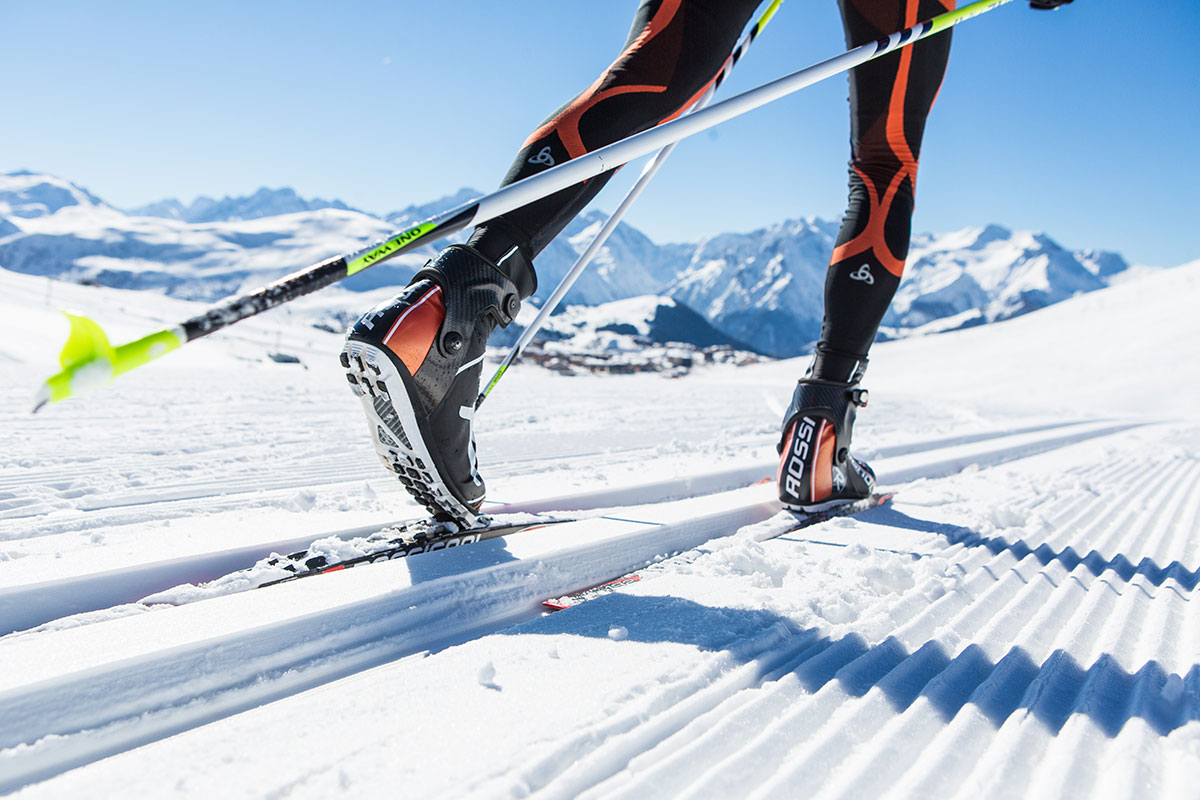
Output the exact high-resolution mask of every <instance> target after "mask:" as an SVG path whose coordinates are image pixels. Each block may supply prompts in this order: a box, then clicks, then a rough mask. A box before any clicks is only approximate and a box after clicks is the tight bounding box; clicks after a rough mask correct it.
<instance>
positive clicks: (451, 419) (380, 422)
mask: <svg viewBox="0 0 1200 800" xmlns="http://www.w3.org/2000/svg"><path fill="white" fill-rule="evenodd" d="M500 264H502V265H503V266H501V265H498V264H496V263H493V262H492V261H491V260H489V259H488V258H486V257H485V256H484V255H483V254H482V253H480V252H479V251H477V250H475V249H474V248H472V247H467V246H464V245H453V246H451V247H448V248H447V249H446V250H444V251H442V253H441V254H440V255H439V256H438V257H437V258H436V259H434V260H432V261H430V262H429V263H428V264H426V265H425V268H424V269H422V270H421V271H420V272H418V273H417V274H416V275H415V276H414V277H413V279H412V282H411V283H410V284H409V285H408V287H407V288H406V289H405V290H404V292H402V293H401V294H400V295H399V296H398V297H395V298H393V299H392V300H390V301H388V302H386V303H384V304H382V305H380V306H378V307H376V308H374V309H372V310H371V311H369V312H367V314H366V315H364V316H363V317H362V318H361V319H359V321H358V322H357V323H355V325H354V327H353V328H351V329H350V332H349V334H347V337H346V345H345V347H343V348H342V354H341V361H342V366H343V367H345V368H346V370H347V373H346V375H347V377H348V378H349V380H350V385H351V387H352V388H353V389H354V391H355V393H356V394H358V395H359V397H360V398H361V399H362V403H363V409H364V410H365V411H366V414H367V423H368V425H369V426H370V428H371V436H372V438H373V440H374V442H375V449H376V451H377V452H378V453H379V456H380V458H381V459H383V463H384V464H385V465H386V466H387V468H388V469H390V470H391V471H392V472H395V473H396V475H398V476H399V478H400V482H401V483H403V484H404V487H405V488H406V489H407V490H408V492H409V494H411V495H412V496H413V497H414V498H416V500H417V501H418V502H419V503H421V505H423V506H425V507H426V508H427V509H429V511H430V513H432V514H433V515H434V517H435V518H437V519H439V520H443V521H450V522H454V523H455V524H457V525H458V526H459V527H463V528H467V527H472V526H474V525H475V524H476V523H477V521H478V518H479V507H480V504H482V503H483V498H484V493H485V489H484V483H483V479H482V478H481V477H480V476H479V472H478V470H477V469H476V459H475V437H474V432H473V431H472V428H471V425H472V419H473V417H474V416H475V401H476V398H477V397H478V396H479V380H480V376H481V373H482V371H483V356H484V349H485V345H486V344H487V340H488V336H490V335H491V333H492V331H493V330H494V329H495V327H496V326H497V325H501V326H505V325H508V323H510V322H512V320H513V318H514V317H516V315H517V311H518V310H519V309H520V307H521V298H522V297H528V296H529V295H530V294H532V293H533V290H534V287H535V286H536V283H535V279H534V274H533V267H532V265H531V264H530V263H529V261H528V260H527V259H526V258H525V257H524V256H523V255H522V254H521V252H520V250H518V249H517V248H515V247H514V248H513V249H512V250H511V251H510V252H509V253H508V254H507V256H506V257H505V258H502V259H500ZM514 279H515V281H516V282H514ZM518 284H520V285H518Z"/></svg>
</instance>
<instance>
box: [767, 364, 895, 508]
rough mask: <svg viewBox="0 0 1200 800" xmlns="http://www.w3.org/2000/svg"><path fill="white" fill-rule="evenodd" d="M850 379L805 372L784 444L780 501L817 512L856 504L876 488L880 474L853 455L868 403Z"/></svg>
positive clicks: (778, 477)
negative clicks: (857, 425) (860, 415)
mask: <svg viewBox="0 0 1200 800" xmlns="http://www.w3.org/2000/svg"><path fill="white" fill-rule="evenodd" d="M860 377H861V373H859V374H856V375H855V376H854V378H853V379H852V380H851V381H850V382H849V383H842V382H839V381H827V380H819V379H816V378H811V377H805V378H802V379H801V380H800V382H799V383H797V384H796V391H795V393H794V394H793V395H792V404H791V406H789V407H788V410H787V414H785V415H784V418H783V439H782V440H781V441H780V443H779V453H780V461H779V472H778V474H777V475H776V478H775V479H776V482H777V483H778V484H779V500H780V502H781V503H783V507H784V508H787V509H790V510H792V511H802V512H806V513H813V512H816V511H823V510H825V509H828V508H832V507H833V506H837V505H841V504H843V503H851V502H854V501H855V500H859V499H861V498H864V497H866V496H868V495H870V494H871V492H873V491H874V490H875V473H874V472H873V471H872V470H871V468H870V467H868V466H867V465H866V464H864V463H863V462H861V461H859V460H858V459H856V458H854V456H852V455H850V434H851V430H852V429H853V427H854V415H855V412H856V411H857V410H858V408H859V407H860V406H866V404H867V392H866V390H865V389H859V388H858V380H859V378H860Z"/></svg>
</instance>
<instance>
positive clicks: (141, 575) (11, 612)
mask: <svg viewBox="0 0 1200 800" xmlns="http://www.w3.org/2000/svg"><path fill="white" fill-rule="evenodd" d="M1063 430H1067V431H1071V433H1068V434H1066V435H1065V436H1064V434H1063V433H1062V431H1063ZM1051 432H1053V433H1054V434H1055V435H1054V436H1048V434H1049V433H1051ZM1094 435H1096V431H1095V425H1094V424H1092V423H1081V422H1074V423H1062V424H1058V425H1052V426H1051V425H1045V426H1037V427H1035V428H1032V429H1019V430H1014V431H1008V432H997V433H990V434H979V435H975V436H970V437H960V438H955V439H952V440H944V439H942V440H935V441H931V442H927V443H924V444H922V443H910V444H909V445H906V446H904V447H902V448H899V447H898V448H894V452H897V453H898V455H897V456H896V458H899V457H900V456H905V457H909V458H908V459H907V460H906V461H905V462H904V463H905V464H908V463H911V461H912V457H914V456H915V457H918V458H919V457H920V456H921V455H922V454H923V453H928V452H929V451H936V452H937V453H938V454H939V456H940V458H939V459H938V460H936V461H930V460H929V459H928V458H927V457H926V459H925V462H924V463H923V464H919V465H918V466H916V467H911V466H900V467H899V468H897V469H890V470H889V472H888V475H889V477H890V475H891V474H892V473H895V474H897V475H898V477H897V479H896V480H906V479H911V473H912V472H913V470H914V469H915V470H916V471H917V472H918V473H923V476H928V477H936V475H937V474H939V473H940V472H944V471H945V470H946V469H947V468H958V467H959V466H960V465H961V464H962V463H978V462H979V461H980V460H981V459H983V460H985V461H987V462H989V463H992V462H999V461H1003V460H1004V459H1005V458H1010V457H1018V456H1021V455H1027V454H1029V453H1030V452H1033V450H1034V449H1038V448H1045V447H1054V446H1059V444H1060V443H1061V442H1062V441H1064V440H1070V441H1075V440H1076V439H1077V438H1078V437H1085V438H1086V437H1090V436H1094ZM1030 437H1036V438H1030ZM996 441H998V442H1000V446H999V447H998V448H997V447H995V446H993V444H992V443H993V442H996ZM952 448H957V455H956V454H955V450H953V449H952ZM876 463H877V465H878V468H879V469H887V468H888V467H889V465H890V464H892V460H891V459H887V458H885V459H882V460H879V461H877V462H876ZM773 469H774V464H773V463H770V464H763V465H762V466H761V467H751V468H747V469H735V470H721V471H718V472H716V473H709V474H707V475H699V476H689V477H686V478H681V479H668V480H665V481H659V482H652V483H649V484H644V485H642V486H639V487H628V488H617V489H615V490H599V491H593V492H585V493H580V494H576V495H572V496H568V497H561V498H546V499H544V500H540V501H527V502H523V503H515V504H508V505H500V506H496V505H492V506H489V508H488V513H493V514H496V513H521V512H534V513H536V512H552V511H569V510H590V509H602V508H605V507H618V506H628V505H637V504H641V503H647V502H655V501H658V500H662V499H677V498H680V497H686V496H689V495H694V494H703V493H711V492H715V491H719V490H725V489H731V488H735V487H736V486H739V485H744V484H747V483H751V482H753V481H755V480H758V479H761V478H763V477H766V476H768V475H770V474H771V472H772V471H773ZM262 502H263V501H262V498H259V499H258V501H257V503H256V505H261V503H262ZM220 507H221V508H227V506H226V505H225V504H224V503H222V504H221V506H220ZM174 509H175V504H173V503H166V504H163V505H162V506H159V507H157V509H156V510H161V511H162V513H164V514H166V515H170V514H171V513H172V511H173V510H174ZM185 509H186V507H185ZM420 514H421V510H420V509H416V508H414V510H413V517H417V516H420ZM134 519H136V517H134ZM96 524H97V525H100V524H101V523H100V522H96ZM110 524H115V523H110ZM379 527H382V525H378V526H377V525H368V526H355V527H353V528H340V529H335V530H330V531H326V532H323V533H320V534H315V535H308V536H303V537H295V538H290V539H285V540H278V541H273V542H266V543H263V544H259V545H254V546H249V547H242V548H234V549H223V550H220V551H217V552H213V553H203V554H196V555H193V556H189V557H186V558H172V559H169V560H166V561H164V562H158V563H150V564H142V565H138V566H133V567H126V568H122V569H118V570H110V571H106V572H103V573H100V574H91V575H82V576H79V577H75V578H67V579H62V580H56V581H47V582H42V583H37V584H33V585H24V586H16V587H11V588H7V589H5V588H0V636H2V635H4V634H7V633H11V632H13V631H17V630H23V629H26V628H32V627H34V626H36V625H41V624H44V623H47V622H51V621H53V620H55V619H57V618H59V617H64V616H67V615H70V614H82V613H86V612H89V611H96V610H99V609H103V608H108V607H111V606H117V605H121V604H127V603H135V602H137V601H138V600H140V599H141V598H144V597H147V596H149V595H152V594H155V593H157V592H161V591H163V590H164V589H168V588H171V587H173V586H177V585H179V584H185V583H192V584H200V583H203V582H205V581H211V580H214V579H216V578H219V577H221V576H223V575H225V574H227V573H230V572H233V571H235V570H237V569H243V568H246V567H249V566H251V565H252V564H254V563H255V562H256V561H258V560H259V559H262V558H266V557H267V556H269V555H271V554H273V553H283V554H286V553H290V552H296V551H298V550H301V549H304V548H305V547H307V546H308V545H309V543H311V542H312V541H315V540H317V539H322V538H326V537H329V536H336V537H340V538H343V539H350V538H353V537H356V536H365V535H368V534H369V533H371V532H374V531H375V530H377V529H378V528H379ZM247 588H249V587H247ZM129 611H130V613H132V611H133V609H130V610H129Z"/></svg>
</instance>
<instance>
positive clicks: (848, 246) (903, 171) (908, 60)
mask: <svg viewBox="0 0 1200 800" xmlns="http://www.w3.org/2000/svg"><path fill="white" fill-rule="evenodd" d="M942 5H944V6H946V7H947V8H948V9H949V8H953V7H954V2H953V0H952V1H951V2H950V3H948V4H947V3H946V2H945V0H942ZM917 7H918V0H906V2H905V7H904V27H905V28H909V27H912V26H913V25H916V24H917V22H919V20H918V19H917ZM912 58H913V49H912V47H911V46H909V47H905V48H904V49H902V50H901V51H900V67H899V69H897V71H896V81H895V83H894V84H893V85H892V94H891V100H890V102H889V104H888V112H887V119H886V120H885V121H884V136H885V138H886V140H887V144H888V147H889V148H890V149H891V151H892V153H893V154H894V155H895V156H896V158H897V160H899V162H900V169H898V170H897V171H896V174H895V175H894V176H893V177H892V179H891V181H889V182H888V185H887V186H886V187H885V188H884V191H883V194H882V196H881V195H880V194H879V187H878V186H876V185H875V183H874V182H873V181H872V180H871V179H870V178H869V177H868V176H867V175H866V174H865V173H864V172H863V171H862V170H861V169H859V168H858V166H857V165H856V166H855V167H854V171H855V172H856V173H858V177H860V178H861V179H862V182H863V184H864V185H865V186H866V187H867V197H868V200H869V202H870V208H869V209H868V213H867V225H866V227H865V228H864V229H863V231H862V233H860V234H858V235H857V236H855V237H854V238H853V239H851V240H850V241H848V242H846V243H845V244H843V245H839V246H838V247H836V248H834V251H833V259H832V262H833V263H835V264H837V263H840V262H842V261H844V260H845V259H848V258H853V257H854V256H857V255H862V254H863V253H870V254H871V255H873V256H874V257H875V258H876V259H877V260H878V261H879V263H880V264H882V265H883V267H884V269H886V270H887V271H888V272H890V273H892V274H893V275H895V276H896V277H897V278H899V277H900V276H901V275H902V274H904V259H903V258H897V257H896V256H895V255H894V254H893V253H892V251H891V248H889V247H888V244H887V237H886V236H885V235H884V226H885V225H886V223H887V218H888V214H889V213H890V212H891V209H892V203H893V202H894V201H895V199H896V193H897V192H899V191H900V187H901V186H903V185H904V182H905V181H906V180H907V181H908V182H909V183H910V185H911V186H912V187H913V188H914V189H915V188H916V183H917V159H916V157H915V156H914V155H913V152H912V149H911V148H910V147H909V146H908V140H907V138H906V136H905V134H904V101H905V99H906V97H907V93H908V76H909V71H910V70H911V68H912Z"/></svg>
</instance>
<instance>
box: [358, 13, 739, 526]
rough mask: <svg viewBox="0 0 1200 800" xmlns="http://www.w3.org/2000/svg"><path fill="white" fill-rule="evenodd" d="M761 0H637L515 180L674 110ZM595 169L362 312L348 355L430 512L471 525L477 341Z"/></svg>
mask: <svg viewBox="0 0 1200 800" xmlns="http://www.w3.org/2000/svg"><path fill="white" fill-rule="evenodd" d="M758 3H759V0H643V2H642V4H641V5H640V6H639V8H638V11H637V17H636V19H635V20H634V25H633V30H632V31H631V33H630V36H629V40H628V41H627V42H626V43H625V47H624V48H623V49H622V51H621V53H620V55H619V56H618V57H617V59H616V61H614V62H613V64H612V65H611V66H610V67H609V68H608V69H607V70H605V71H604V72H603V73H602V74H601V75H600V77H599V78H598V79H597V80H596V81H595V82H594V83H593V84H592V85H591V86H590V87H589V88H588V89H587V90H586V91H584V92H583V93H582V94H581V95H579V96H578V97H577V98H575V99H574V100H573V101H571V102H570V103H568V104H567V105H566V106H564V107H563V108H561V109H559V110H558V111H557V112H555V113H554V114H553V115H552V116H551V117H550V118H549V119H548V120H546V122H545V123H543V125H542V126H541V127H540V128H538V129H537V130H536V131H534V133H533V134H532V135H531V136H530V137H529V139H528V140H526V142H525V144H524V146H523V147H522V149H521V151H520V152H519V153H518V154H517V159H516V161H515V162H514V163H513V165H512V167H511V168H510V170H509V172H508V175H507V176H506V177H505V183H506V184H507V183H510V182H512V181H516V180H519V179H521V178H524V177H526V176H527V175H531V174H533V173H534V172H537V171H540V170H543V169H546V168H548V167H550V166H552V165H553V164H556V163H559V162H561V161H564V160H567V159H569V158H574V157H576V156H579V155H582V154H584V153H587V152H589V151H590V150H593V149H595V148H597V147H600V146H603V145H606V144H609V143H611V142H613V141H616V140H617V139H619V138H622V137H624V136H628V135H630V134H632V133H636V132H638V131H641V130H645V129H647V128H650V127H653V126H654V125H657V124H658V123H660V122H663V121H664V120H667V119H670V118H671V117H672V116H675V115H677V114H679V113H681V112H682V111H683V110H684V109H686V108H687V107H688V106H690V105H691V104H692V102H694V100H696V99H698V98H699V96H700V94H702V93H703V91H704V89H705V88H706V87H707V85H708V83H709V82H711V81H712V80H714V79H715V77H716V75H717V74H718V72H719V71H720V68H721V66H722V64H723V63H724V62H725V59H726V58H728V56H729V53H730V51H731V50H732V49H733V46H734V44H735V43H736V40H737V37H738V35H739V34H740V33H741V30H742V28H743V27H744V25H745V23H746V21H747V20H748V19H749V17H750V14H751V13H752V12H753V11H754V8H755V6H757V5H758ZM607 177H608V176H600V177H597V178H593V179H591V180H589V181H585V182H584V183H582V184H579V185H577V186H574V187H571V188H568V189H565V190H563V191H561V192H558V193H557V194H555V195H552V196H551V197H548V198H546V199H544V200H540V201H538V202H536V203H533V204H530V205H528V206H526V207H524V208H520V209H517V210H516V211H513V212H511V213H509V214H506V215H504V216H503V217H501V218H498V219H496V220H493V221H491V222H489V223H487V224H486V225H484V226H482V227H480V228H478V229H477V230H476V231H475V233H474V234H473V235H472V237H471V239H470V241H469V242H468V244H467V245H466V246H459V245H456V246H453V247H450V248H447V249H446V250H444V251H443V252H442V253H441V254H440V255H439V256H438V257H437V258H436V259H434V260H433V261H432V262H430V263H429V264H427V265H426V267H425V268H424V269H423V270H421V271H420V272H419V273H417V275H416V276H415V277H414V279H413V282H412V283H411V284H410V285H409V286H408V288H407V289H406V290H405V291H404V293H403V294H401V295H400V296H398V297H396V298H394V299H393V300H391V301H388V302H387V303H384V304H382V305H381V306H379V307H378V308H376V309H373V310H372V311H371V312H369V313H367V314H366V315H365V316H364V317H363V318H362V319H360V320H359V321H358V322H357V323H356V324H355V326H354V327H353V328H352V329H351V331H350V334H349V336H348V337H347V340H346V346H345V348H344V349H343V352H342V363H343V365H345V367H346V369H347V372H348V375H349V376H350V381H351V384H352V385H353V387H354V389H355V391H357V392H358V394H359V395H360V397H361V398H362V402H363V408H364V410H365V411H366V414H367V421H368V423H369V425H370V430H371V433H372V437H373V439H374V443H375V448H376V450H377V451H378V453H379V455H380V457H381V458H382V459H383V461H384V463H385V464H386V465H387V466H388V468H389V469H391V470H392V471H393V472H395V473H396V474H397V475H398V476H399V477H400V480H401V481H402V482H403V483H404V486H405V488H407V489H408V491H409V493H411V494H412V495H413V496H414V497H415V498H416V499H417V500H418V501H419V502H420V503H422V504H423V505H424V506H425V507H426V508H428V509H429V510H430V511H431V512H433V513H434V514H435V515H437V516H440V517H443V518H448V519H452V520H455V521H457V522H458V523H460V524H465V525H471V524H474V523H475V522H476V521H477V517H478V514H479V508H480V504H481V503H482V502H483V497H484V484H483V480H482V478H480V476H479V473H478V471H477V470H476V466H475V443H474V436H473V433H472V426H471V420H472V417H473V415H474V410H475V399H476V396H477V395H478V393H479V381H480V377H481V375H482V371H483V363H482V362H483V355H484V348H485V345H486V343H487V339H488V336H489V335H490V334H491V332H492V330H493V329H494V328H495V326H496V325H507V324H508V323H509V322H511V321H512V319H513V317H515V316H516V314H517V310H518V309H519V308H520V301H521V300H523V299H525V298H526V297H528V296H530V295H531V294H533V292H534V290H535V289H536V278H535V276H534V272H533V266H532V263H531V262H532V259H533V257H534V256H535V255H537V253H539V252H540V251H541V250H542V249H543V248H544V247H545V246H546V245H547V244H549V242H550V240H551V239H553V238H554V236H555V235H557V234H558V232H559V231H560V230H562V228H563V227H564V226H565V225H566V224H567V222H569V221H570V219H571V218H572V217H574V216H575V215H576V214H577V213H578V212H579V211H580V210H582V208H583V207H584V206H585V205H586V204H587V203H588V202H589V201H590V200H591V199H592V197H594V196H595V194H596V193H597V192H598V191H599V190H600V188H601V187H602V186H603V185H604V183H605V181H606V180H607Z"/></svg>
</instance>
